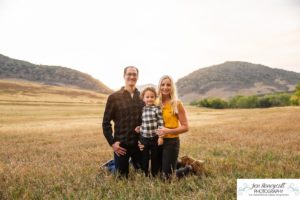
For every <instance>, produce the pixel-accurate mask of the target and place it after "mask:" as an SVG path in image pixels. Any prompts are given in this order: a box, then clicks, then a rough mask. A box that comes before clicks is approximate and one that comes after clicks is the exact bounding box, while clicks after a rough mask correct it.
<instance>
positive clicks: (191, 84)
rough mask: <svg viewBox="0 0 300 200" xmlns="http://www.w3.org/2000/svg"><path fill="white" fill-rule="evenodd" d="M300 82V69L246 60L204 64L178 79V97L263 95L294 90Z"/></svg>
mask: <svg viewBox="0 0 300 200" xmlns="http://www.w3.org/2000/svg"><path fill="white" fill-rule="evenodd" d="M298 82H300V73H296V72H291V71H286V70H282V69H276V68H270V67H267V66H264V65H260V64H252V63H247V62H239V61H232V62H225V63H223V64H219V65H214V66H210V67H206V68H201V69H199V70H197V71H194V72H192V73H191V74H189V75H187V76H185V77H183V78H181V79H179V80H178V81H177V83H176V85H177V88H178V92H179V97H180V98H181V99H182V100H183V101H187V102H190V101H193V100H198V99H202V98H208V97H220V98H224V99H226V98H229V97H232V96H236V95H261V94H269V93H274V92H291V91H293V90H294V89H295V85H296V84H297V83H298Z"/></svg>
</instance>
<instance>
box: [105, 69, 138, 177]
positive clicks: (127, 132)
mask: <svg viewBox="0 0 300 200" xmlns="http://www.w3.org/2000/svg"><path fill="white" fill-rule="evenodd" d="M138 73H139V71H138V69H137V68H136V67H134V66H128V67H126V68H125V69H124V75H123V77H124V80H125V86H124V87H122V88H121V89H120V90H119V91H116V92H114V93H113V94H111V95H110V96H109V97H108V99H107V103H106V107H105V111H104V116H103V122H102V127H103V134H104V136H105V138H106V140H107V142H108V143H109V145H110V146H111V147H112V148H113V151H114V159H115V165H116V169H117V171H118V172H119V173H120V174H121V175H123V176H126V177H128V173H129V162H128V161H129V158H131V159H132V162H133V163H134V164H135V165H137V164H140V163H141V159H142V154H141V151H140V149H139V147H138V134H136V132H135V130H134V129H135V127H137V126H139V125H140V124H141V114H142V108H143V101H142V100H141V99H140V92H139V91H138V90H137V89H136V87H135V86H136V82H137V80H138V75H139V74H138ZM111 121H113V122H114V133H113V130H112V124H111Z"/></svg>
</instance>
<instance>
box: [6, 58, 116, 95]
mask: <svg viewBox="0 0 300 200" xmlns="http://www.w3.org/2000/svg"><path fill="white" fill-rule="evenodd" d="M0 79H20V80H28V81H34V82H39V83H43V84H46V85H61V86H71V87H76V88H81V89H87V90H92V91H96V92H100V93H105V94H108V93H111V92H112V90H111V89H110V88H108V87H107V86H106V85H104V84H103V83H101V82H100V81H98V80H96V79H94V78H93V77H92V76H90V75H88V74H85V73H82V72H80V71H77V70H73V69H69V68H66V67H59V66H47V65H35V64H32V63H29V62H25V61H21V60H16V59H12V58H9V57H7V56H4V55H1V54H0Z"/></svg>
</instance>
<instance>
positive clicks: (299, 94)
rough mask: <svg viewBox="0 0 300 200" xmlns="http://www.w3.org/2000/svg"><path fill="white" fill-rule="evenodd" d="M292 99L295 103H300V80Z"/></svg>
mask: <svg viewBox="0 0 300 200" xmlns="http://www.w3.org/2000/svg"><path fill="white" fill-rule="evenodd" d="M290 100H291V103H292V104H293V105H297V106H299V105H300V82H299V83H298V85H297V86H296V90H295V93H294V94H293V96H291V99H290Z"/></svg>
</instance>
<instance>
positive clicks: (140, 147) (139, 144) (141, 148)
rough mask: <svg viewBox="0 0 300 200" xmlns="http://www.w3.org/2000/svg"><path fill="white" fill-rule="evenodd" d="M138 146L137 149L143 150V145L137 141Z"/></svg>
mask: <svg viewBox="0 0 300 200" xmlns="http://www.w3.org/2000/svg"><path fill="white" fill-rule="evenodd" d="M138 146H139V149H140V150H141V151H143V150H144V147H145V146H144V145H143V144H142V143H141V142H140V141H139V142H138Z"/></svg>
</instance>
